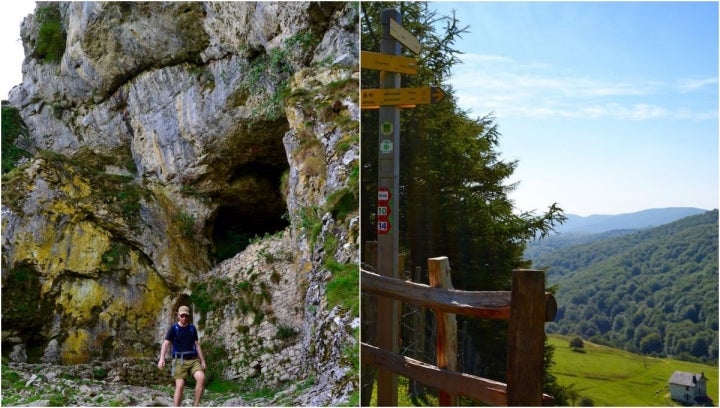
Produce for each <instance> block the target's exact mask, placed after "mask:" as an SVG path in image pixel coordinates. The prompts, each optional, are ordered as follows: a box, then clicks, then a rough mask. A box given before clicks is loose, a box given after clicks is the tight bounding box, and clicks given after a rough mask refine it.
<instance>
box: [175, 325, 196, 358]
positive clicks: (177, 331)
mask: <svg viewBox="0 0 720 408" xmlns="http://www.w3.org/2000/svg"><path fill="white" fill-rule="evenodd" d="M189 327H190V335H191V336H192V337H195V336H196V332H195V326H194V325H193V324H192V323H190V325H189ZM173 329H174V330H175V337H174V338H173V349H172V352H173V357H175V356H176V355H178V354H179V355H181V356H182V355H183V354H190V353H197V350H196V349H195V343H193V350H192V351H186V352H182V353H178V352H176V351H175V350H177V348H176V347H175V340H177V338H178V336H179V335H180V325H179V324H177V323H175V324H173Z"/></svg>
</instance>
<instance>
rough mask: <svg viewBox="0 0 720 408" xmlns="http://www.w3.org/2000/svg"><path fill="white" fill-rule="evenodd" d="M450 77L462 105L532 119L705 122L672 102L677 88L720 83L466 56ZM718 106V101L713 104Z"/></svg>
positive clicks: (706, 115) (702, 114)
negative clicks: (609, 75) (569, 70)
mask: <svg viewBox="0 0 720 408" xmlns="http://www.w3.org/2000/svg"><path fill="white" fill-rule="evenodd" d="M463 61H464V64H462V65H460V66H457V67H456V68H455V69H454V71H453V77H452V78H451V79H450V82H451V84H452V85H453V88H454V89H455V92H456V95H457V96H458V98H459V100H460V104H461V108H463V109H470V110H471V111H472V112H474V113H475V114H485V113H487V112H495V113H496V114H497V115H498V116H503V117H508V116H515V117H531V118H591V119H604V118H612V119H622V120H650V119H660V118H673V119H694V120H705V119H712V118H716V117H717V108H715V107H714V106H710V107H709V108H708V109H705V110H704V111H697V110H691V109H689V108H686V107H676V106H674V101H673V100H674V99H677V98H673V97H672V95H673V94H675V93H677V90H678V89H684V90H688V91H689V90H693V89H698V88H700V87H704V86H709V85H711V84H712V83H717V80H716V79H714V78H705V79H701V80H684V81H679V82H678V84H679V85H678V84H675V86H673V84H664V83H661V82H659V81H653V80H630V79H622V78H621V79H619V80H615V79H612V80H610V79H605V78H595V77H590V76H581V75H577V74H563V73H562V72H561V69H558V68H554V67H552V66H550V65H548V64H542V63H530V64H522V63H519V62H518V61H516V60H514V59H512V58H509V57H504V56H501V55H478V54H466V55H464V56H463ZM715 106H716V105H715Z"/></svg>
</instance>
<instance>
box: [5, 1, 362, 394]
mask: <svg viewBox="0 0 720 408" xmlns="http://www.w3.org/2000/svg"><path fill="white" fill-rule="evenodd" d="M53 24H54V25H53ZM52 30H55V31H54V33H53V34H55V37H52V36H51V37H50V38H57V37H60V38H61V41H57V42H56V43H54V44H55V45H54V46H53V43H52V42H51V43H48V41H49V40H48V37H47V33H48V31H51V33H52ZM21 36H22V39H23V43H24V46H25V54H26V58H25V61H24V63H23V74H24V79H23V83H22V84H20V85H18V86H17V87H15V88H14V89H13V90H12V92H11V94H10V103H11V105H12V106H13V107H15V108H16V109H17V110H18V111H19V113H20V116H21V118H22V120H23V121H24V123H25V124H26V125H27V129H28V138H27V139H28V140H26V141H25V143H26V146H25V147H26V148H28V149H29V150H30V151H31V152H32V153H33V157H32V158H31V159H29V160H27V161H25V162H22V163H19V164H18V166H17V167H16V168H15V169H14V170H12V171H11V172H9V173H8V174H6V175H4V176H3V185H2V215H3V217H2V251H3V254H2V285H3V286H2V290H3V300H2V301H3V305H2V306H3V321H2V329H3V345H4V347H3V350H4V351H5V350H13V353H14V358H16V359H24V358H28V359H29V360H30V361H47V362H60V363H82V362H87V361H90V360H93V359H108V358H112V357H119V356H122V357H149V356H156V355H157V353H158V350H159V343H160V340H161V338H162V336H163V334H164V331H165V330H166V329H167V327H168V324H169V323H170V321H171V319H172V311H173V310H174V308H176V307H177V306H178V305H179V304H190V305H191V306H192V307H193V309H194V320H195V322H196V325H197V326H198V327H199V328H200V335H201V337H202V338H203V344H204V345H205V347H206V354H210V356H209V357H210V358H215V359H217V362H220V361H222V365H221V366H220V368H221V372H219V373H218V374H220V375H224V376H226V377H228V378H245V377H250V376H258V375H262V376H263V378H266V379H268V380H269V381H276V382H279V381H291V380H298V379H304V378H307V377H313V378H316V379H317V381H318V384H319V383H321V382H322V381H327V384H334V385H335V387H334V388H335V391H333V392H330V393H327V396H325V397H323V398H326V399H325V400H323V399H322V398H321V399H320V400H314V401H308V403H310V404H324V403H328V402H331V401H334V400H332V398H342V397H343V396H344V395H347V393H349V392H351V391H352V390H353V389H354V388H356V385H357V378H356V377H357V373H356V372H355V370H356V369H355V368H354V366H353V364H352V360H353V359H352V358H349V355H351V354H353V353H352V352H350V353H349V352H348V350H351V349H353V348H354V349H355V355H357V348H356V344H355V342H356V338H355V337H356V335H355V334H354V333H356V329H357V325H358V322H357V311H356V310H355V308H356V303H355V306H354V307H353V305H352V302H350V304H348V303H347V302H344V303H343V302H340V301H337V300H335V298H336V297H338V296H337V295H335V294H333V293H331V292H332V291H333V290H336V289H335V288H337V287H341V288H342V286H343V284H345V285H347V279H348V277H349V279H351V280H352V279H353V277H352V274H351V273H349V271H352V270H354V273H355V277H354V279H355V284H356V282H357V275H356V274H357V267H356V266H357V263H358V251H357V245H358V244H357V238H358V231H359V228H358V212H357V191H358V189H357V180H358V174H359V170H358V166H359V151H358V140H359V138H358V119H359V106H358V78H359V76H358V50H359V47H358V13H357V9H356V6H355V5H354V4H352V3H327V2H312V3H310V2H275V3H270V2H258V3H252V2H227V3H225V2H220V3H217V2H212V3H200V2H190V3H178V2H170V3H159V2H151V3H125V2H123V3H112V2H80V3H76V2H69V3H38V6H37V8H36V12H35V14H34V15H32V16H29V17H28V18H27V19H26V20H25V21H24V22H23V25H22V29H21ZM58 44H59V45H58ZM53 47H55V48H53ZM58 48H60V49H58ZM253 237H257V238H253ZM328 286H330V287H331V290H328V289H327V287H328ZM356 294H357V291H355V295H356ZM339 297H340V298H341V299H343V298H347V296H343V295H340V296H339ZM25 356H27V357H25ZM325 385H326V384H325ZM325 385H323V386H325ZM327 398H331V399H330V400H327Z"/></svg>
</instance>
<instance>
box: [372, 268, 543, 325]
mask: <svg viewBox="0 0 720 408" xmlns="http://www.w3.org/2000/svg"><path fill="white" fill-rule="evenodd" d="M360 273H361V277H360V282H361V287H362V290H363V291H365V292H370V293H374V294H376V295H380V296H387V297H391V298H393V299H396V300H400V301H402V302H406V303H412V304H415V305H419V306H424V307H430V308H434V309H437V310H440V311H443V312H446V313H455V314H459V315H463V316H471V317H478V318H482V319H496V320H508V319H510V302H511V297H512V292H509V291H475V292H473V291H463V290H453V289H440V288H433V287H431V286H428V285H423V284H421V283H413V282H410V281H403V280H400V279H394V278H389V277H387V276H382V275H378V274H376V273H373V272H370V271H366V270H361V271H360ZM556 314H557V302H556V301H555V297H554V296H553V295H552V294H551V293H545V321H546V322H551V321H553V320H555V315H556Z"/></svg>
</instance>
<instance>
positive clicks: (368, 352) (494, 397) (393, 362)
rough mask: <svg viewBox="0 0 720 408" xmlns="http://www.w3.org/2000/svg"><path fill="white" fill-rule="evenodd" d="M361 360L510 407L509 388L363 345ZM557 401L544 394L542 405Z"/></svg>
mask: <svg viewBox="0 0 720 408" xmlns="http://www.w3.org/2000/svg"><path fill="white" fill-rule="evenodd" d="M361 356H362V357H361V359H362V362H363V363H365V364H372V365H374V366H377V367H380V368H383V369H385V370H388V371H392V372H394V373H397V374H400V375H402V376H404V377H408V378H413V379H416V380H418V381H419V382H421V383H423V384H425V385H428V386H430V387H436V388H438V389H441V390H445V391H447V392H450V393H452V394H456V395H463V396H466V397H469V398H473V399H476V400H478V401H481V402H482V403H484V404H488V405H495V406H497V405H507V404H508V398H507V385H505V384H504V383H501V382H499V381H494V380H489V379H487V378H482V377H478V376H475V375H471V374H466V373H460V372H457V371H450V370H443V369H441V368H438V367H436V366H434V365H431V364H427V363H423V362H422V361H418V360H415V359H412V358H409V357H405V356H401V355H399V354H395V353H391V352H389V351H385V350H383V349H381V348H378V347H375V346H373V345H370V344H367V343H362V348H361ZM554 404H555V398H553V397H551V396H550V395H547V394H543V396H542V405H543V406H552V405H554Z"/></svg>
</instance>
